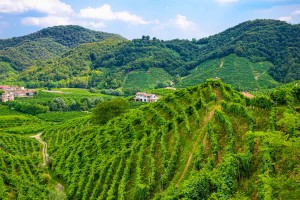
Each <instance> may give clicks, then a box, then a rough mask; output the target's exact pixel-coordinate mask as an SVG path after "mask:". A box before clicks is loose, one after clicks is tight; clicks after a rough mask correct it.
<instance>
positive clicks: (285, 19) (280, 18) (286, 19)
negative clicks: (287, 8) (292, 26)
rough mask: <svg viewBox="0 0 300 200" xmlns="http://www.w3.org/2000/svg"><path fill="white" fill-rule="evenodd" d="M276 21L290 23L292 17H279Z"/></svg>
mask: <svg viewBox="0 0 300 200" xmlns="http://www.w3.org/2000/svg"><path fill="white" fill-rule="evenodd" d="M278 19H279V20H280V21H286V22H290V21H292V17H289V16H284V17H279V18H278Z"/></svg>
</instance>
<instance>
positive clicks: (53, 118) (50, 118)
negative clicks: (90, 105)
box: [37, 111, 88, 122]
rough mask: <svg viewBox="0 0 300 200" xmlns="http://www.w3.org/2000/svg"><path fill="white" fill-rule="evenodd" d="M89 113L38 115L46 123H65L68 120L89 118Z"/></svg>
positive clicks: (73, 112) (49, 113) (71, 112)
mask: <svg viewBox="0 0 300 200" xmlns="http://www.w3.org/2000/svg"><path fill="white" fill-rule="evenodd" d="M87 115H88V113H87V112H82V111H70V112H47V113H43V114H38V115H37V117H38V118H39V119H41V120H44V121H46V122H63V121H66V120H70V119H74V118H77V117H84V116H87Z"/></svg>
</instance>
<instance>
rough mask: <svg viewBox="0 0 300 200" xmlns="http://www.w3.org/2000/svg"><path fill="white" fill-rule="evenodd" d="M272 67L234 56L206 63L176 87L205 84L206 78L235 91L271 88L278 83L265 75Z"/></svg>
mask: <svg viewBox="0 0 300 200" xmlns="http://www.w3.org/2000/svg"><path fill="white" fill-rule="evenodd" d="M270 67H272V64H271V63H269V62H258V63H252V62H250V60H249V59H247V58H242V57H238V56H236V55H234V54H232V55H229V56H226V57H224V58H220V59H214V60H210V61H207V62H205V63H203V64H201V65H200V66H198V67H197V68H195V69H194V70H192V71H191V74H190V75H188V76H186V77H184V78H183V79H182V82H180V83H179V84H177V86H178V87H186V86H191V85H195V84H200V83H203V82H205V81H206V80H207V79H208V78H217V77H218V78H220V79H221V80H222V81H223V82H225V83H227V84H230V85H232V86H233V87H234V88H235V89H237V90H258V89H265V88H272V87H275V86H276V85H278V83H277V82H276V81H275V80H274V79H272V78H271V76H270V75H269V74H268V73H267V71H268V69H269V68H270Z"/></svg>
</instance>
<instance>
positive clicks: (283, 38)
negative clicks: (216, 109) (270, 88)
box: [197, 20, 300, 82]
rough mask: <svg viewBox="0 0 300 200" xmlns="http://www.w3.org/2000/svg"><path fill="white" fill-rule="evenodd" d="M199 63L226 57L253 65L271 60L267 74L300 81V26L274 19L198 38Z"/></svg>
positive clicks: (255, 21) (287, 80)
mask: <svg viewBox="0 0 300 200" xmlns="http://www.w3.org/2000/svg"><path fill="white" fill-rule="evenodd" d="M197 44H202V45H204V46H203V48H201V51H200V54H201V57H200V62H203V61H205V60H210V59H213V58H216V57H218V58H220V57H224V56H226V55H229V54H232V53H234V54H236V55H238V56H242V57H247V58H249V59H250V60H251V61H252V62H257V61H270V62H271V63H273V64H274V66H273V67H272V68H270V69H269V71H268V73H269V74H270V75H271V76H272V77H273V78H274V79H275V80H277V81H280V82H289V81H293V80H299V79H300V48H299V47H300V25H299V24H296V25H291V24H288V23H286V22H283V21H277V20H254V21H247V22H244V23H242V24H239V25H237V26H235V27H233V28H230V29H228V30H226V31H224V32H222V33H219V34H217V35H214V36H211V37H208V38H204V39H200V40H198V41H197Z"/></svg>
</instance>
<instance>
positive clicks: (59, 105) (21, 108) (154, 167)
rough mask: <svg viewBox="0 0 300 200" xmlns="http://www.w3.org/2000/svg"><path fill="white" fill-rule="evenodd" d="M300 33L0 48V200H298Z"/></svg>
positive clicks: (41, 35) (263, 26)
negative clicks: (140, 97) (147, 97)
mask: <svg viewBox="0 0 300 200" xmlns="http://www.w3.org/2000/svg"><path fill="white" fill-rule="evenodd" d="M299 29H300V27H299V25H297V24H294V25H292V24H288V23H286V22H282V21H277V20H253V21H247V22H244V23H241V24H239V25H237V26H235V27H232V28H230V29H227V30H225V31H223V32H221V33H219V34H216V35H213V36H210V37H207V38H202V39H199V40H196V39H193V40H179V39H174V40H160V39H157V38H156V37H153V38H150V37H149V36H142V37H141V39H132V40H128V39H125V38H123V37H122V36H120V35H116V34H111V33H104V32H98V31H91V30H88V29H85V28H82V27H79V26H73V25H67V26H55V27H50V28H45V29H42V30H40V31H38V32H36V33H32V34H30V35H26V36H22V37H17V38H11V39H3V40H2V39H1V40H0V85H3V86H5V87H3V88H6V87H9V86H14V87H12V88H22V87H26V88H31V89H29V90H26V91H30V98H20V96H14V99H8V98H6V99H5V100H6V101H3V102H1V103H0V199H4V200H10V199H60V200H65V199H110V200H113V199H124V200H125V199H299V198H300V183H299V179H300V173H299V168H300V150H299V147H300V137H299V135H300V112H299V107H300V81H299V78H300V74H299V72H300V67H299V58H300V54H299V42H300V41H299V37H300V35H299V34H300V30H299ZM291 33H292V34H291ZM278 41H280V42H278ZM17 86H20V87H17ZM23 89H24V88H23ZM23 89H22V91H23ZM14 91H15V90H14ZM16 91H18V90H17V89H16ZM24 91H25V90H24ZM137 92H143V93H140V94H145V93H147V94H154V95H155V102H141V101H134V97H135V94H136V93H137ZM27 93H28V95H29V92H27ZM27 93H26V92H25V93H24V95H23V96H26V95H27ZM0 94H1V95H2V94H4V95H6V94H7V91H6V90H1V89H0ZM22 94H23V93H22ZM138 94H139V93H138ZM156 97H158V98H156ZM135 100H136V99H135ZM156 100H157V102H156ZM153 101H154V100H153Z"/></svg>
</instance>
